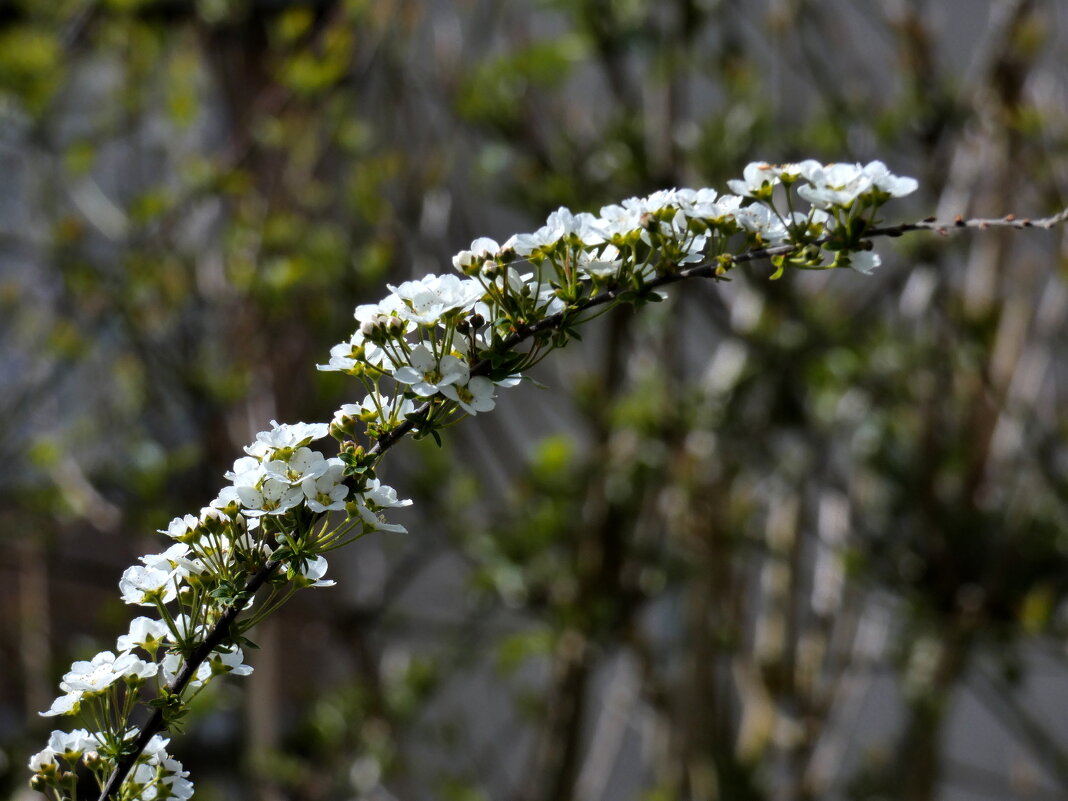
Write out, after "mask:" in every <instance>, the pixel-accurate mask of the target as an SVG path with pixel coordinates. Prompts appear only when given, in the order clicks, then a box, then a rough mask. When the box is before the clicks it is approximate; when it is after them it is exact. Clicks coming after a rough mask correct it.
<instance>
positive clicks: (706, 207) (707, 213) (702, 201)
mask: <svg viewBox="0 0 1068 801" xmlns="http://www.w3.org/2000/svg"><path fill="white" fill-rule="evenodd" d="M717 197H718V195H717V194H716V190H715V189H708V188H705V189H678V190H676V192H675V202H676V203H677V204H678V207H679V209H680V210H681V211H682V212H683V214H685V215H686V216H687V217H690V218H691V219H707V218H709V217H713V218H714V217H718V216H720V214H722V211H721V209H720V204H719V203H717V202H716V198H717Z"/></svg>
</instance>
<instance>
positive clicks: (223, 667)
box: [211, 645, 252, 676]
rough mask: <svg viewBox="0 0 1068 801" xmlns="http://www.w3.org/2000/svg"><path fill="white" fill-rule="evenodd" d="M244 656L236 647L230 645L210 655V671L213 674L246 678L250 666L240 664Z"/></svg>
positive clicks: (249, 671)
mask: <svg viewBox="0 0 1068 801" xmlns="http://www.w3.org/2000/svg"><path fill="white" fill-rule="evenodd" d="M244 658H245V655H244V654H243V653H242V651H241V648H240V647H239V646H237V645H231V646H229V647H228V648H226V649H224V650H221V651H213V652H212V654H211V664H212V670H213V671H214V672H215V673H232V674H233V675H235V676H247V675H249V674H250V673H251V672H252V666H251V665H245V664H242V661H243V660H244Z"/></svg>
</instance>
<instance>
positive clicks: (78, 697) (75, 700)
mask: <svg viewBox="0 0 1068 801" xmlns="http://www.w3.org/2000/svg"><path fill="white" fill-rule="evenodd" d="M61 689H62V688H61ZM83 695H85V693H84V692H83V691H81V690H71V691H70V692H68V693H67V694H66V695H61V696H59V697H58V698H57V699H56V700H55V701H53V702H52V706H50V707H49V708H48V711H46V712H39V713H38V714H39V715H40V716H41V717H43V718H53V717H56V716H57V715H73V714H74V713H75V712H77V711H78V707H79V706H81V701H82V696H83Z"/></svg>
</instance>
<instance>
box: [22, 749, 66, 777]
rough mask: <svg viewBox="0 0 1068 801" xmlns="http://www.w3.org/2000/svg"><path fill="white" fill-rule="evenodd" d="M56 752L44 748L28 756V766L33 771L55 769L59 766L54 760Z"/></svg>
mask: <svg viewBox="0 0 1068 801" xmlns="http://www.w3.org/2000/svg"><path fill="white" fill-rule="evenodd" d="M56 756H57V754H56V752H55V751H53V750H52V749H51V748H46V749H44V750H43V751H38V752H37V753H36V754H34V755H33V756H32V757H30V764H29V768H30V770H32V771H33V772H34V773H40V772H42V771H50V770H55V769H56V768H58V767H59V763H58V762H56Z"/></svg>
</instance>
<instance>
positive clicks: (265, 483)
mask: <svg viewBox="0 0 1068 801" xmlns="http://www.w3.org/2000/svg"><path fill="white" fill-rule="evenodd" d="M324 425H325V424H324ZM237 494H238V497H239V498H240V499H241V505H242V506H244V507H245V512H244V513H245V514H246V515H248V516H249V517H260V516H261V515H284V514H285V513H286V512H288V511H289V510H290V509H292V508H293V507H294V506H296V505H297V504H299V503H300V502H301V501H302V500H303V499H304V493H303V492H301V489H300V487H294V486H292V485H291V484H290V483H289V482H288V481H279V480H278V479H277V478H271V477H270V476H267V477H265V478H264V479H263V480H262V481H261V482H260V484H259V486H251V487H250V486H239V487H237Z"/></svg>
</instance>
